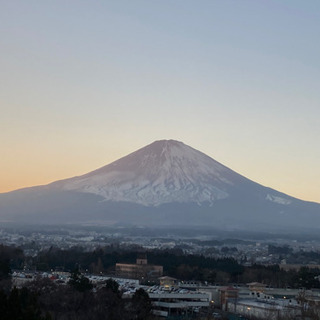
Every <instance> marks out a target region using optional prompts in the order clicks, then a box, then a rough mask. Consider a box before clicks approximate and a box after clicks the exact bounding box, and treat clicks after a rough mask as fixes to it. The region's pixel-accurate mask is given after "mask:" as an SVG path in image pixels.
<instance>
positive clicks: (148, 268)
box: [116, 254, 163, 280]
mask: <svg viewBox="0 0 320 320" xmlns="http://www.w3.org/2000/svg"><path fill="white" fill-rule="evenodd" d="M162 275H163V266H156V265H152V264H148V260H147V257H146V255H145V254H144V255H140V256H138V258H137V260H136V264H127V263H117V264H116V276H117V277H122V278H132V279H139V280H146V279H158V278H159V277H161V276H162Z"/></svg>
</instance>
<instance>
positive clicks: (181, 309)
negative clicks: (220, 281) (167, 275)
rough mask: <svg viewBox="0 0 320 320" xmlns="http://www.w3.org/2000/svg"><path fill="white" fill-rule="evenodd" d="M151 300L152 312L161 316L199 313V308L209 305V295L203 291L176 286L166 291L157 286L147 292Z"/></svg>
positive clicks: (205, 307)
mask: <svg viewBox="0 0 320 320" xmlns="http://www.w3.org/2000/svg"><path fill="white" fill-rule="evenodd" d="M148 294H149V297H150V299H151V301H152V306H153V308H152V309H153V313H154V314H155V315H158V316H162V317H169V316H182V315H183V316H188V315H192V314H196V313H199V312H200V310H201V308H203V309H205V310H207V308H208V307H209V306H210V295H209V294H208V293H205V292H197V291H189V290H186V289H180V288H176V289H174V290H173V291H170V292H168V291H167V290H166V289H165V288H163V287H158V288H157V289H154V290H152V291H149V292H148Z"/></svg>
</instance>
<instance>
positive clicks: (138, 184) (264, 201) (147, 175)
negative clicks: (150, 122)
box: [0, 140, 320, 229]
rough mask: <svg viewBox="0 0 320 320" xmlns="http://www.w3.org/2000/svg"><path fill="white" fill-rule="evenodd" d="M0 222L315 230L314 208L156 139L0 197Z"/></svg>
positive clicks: (318, 208) (319, 212) (318, 216)
mask: <svg viewBox="0 0 320 320" xmlns="http://www.w3.org/2000/svg"><path fill="white" fill-rule="evenodd" d="M0 219H2V220H10V221H28V222H46V223H58V222H59V223H61V222H63V221H66V222H71V223H73V222H78V223H79V222H84V223H93V224H96V223H108V224H110V223H122V224H123V223H125V224H139V225H141V224H142V225H173V224H174V225H181V226H183V225H189V226H195V225H197V226H212V227H216V228H236V229H237V228H238V229H246V228H252V227H255V228H261V229H268V228H269V229H272V228H282V229H286V228H300V227H305V228H314V227H316V228H317V224H315V223H318V222H319V225H320V205H319V204H315V203H309V202H304V201H301V200H298V199H295V198H293V197H290V196H288V195H285V194H283V193H280V192H278V191H276V190H273V189H270V188H266V187H263V186H261V185H259V184H257V183H254V182H253V181H251V180H249V179H247V178H245V177H243V176H241V175H239V174H237V173H236V172H234V171H232V170H230V169H228V168H227V167H225V166H223V165H222V164H220V163H218V162H216V161H215V160H213V159H212V158H210V157H208V156H207V155H205V154H203V153H201V152H200V151H197V150H195V149H193V148H191V147H189V146H186V145H185V144H183V143H182V142H178V141H174V140H161V141H156V142H154V143H152V144H150V145H148V146H146V147H144V148H142V149H139V150H138V151H136V152H133V153H131V154H129V155H128V156H126V157H123V158H121V159H119V160H117V161H115V162H113V163H111V164H109V165H107V166H104V167H102V168H100V169H98V170H95V171H92V172H90V173H88V174H85V175H83V176H79V177H74V178H70V179H66V180H61V181H57V182H54V183H51V184H49V185H47V186H40V187H34V188H28V189H22V190H18V191H15V192H11V193H8V194H2V195H0Z"/></svg>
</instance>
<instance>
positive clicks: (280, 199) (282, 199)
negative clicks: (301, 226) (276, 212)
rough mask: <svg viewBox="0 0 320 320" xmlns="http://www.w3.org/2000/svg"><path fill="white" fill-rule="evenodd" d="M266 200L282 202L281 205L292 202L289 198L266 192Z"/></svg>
mask: <svg viewBox="0 0 320 320" xmlns="http://www.w3.org/2000/svg"><path fill="white" fill-rule="evenodd" d="M266 200H269V201H272V202H275V203H278V204H282V205H289V204H291V203H292V201H291V200H289V199H285V198H282V197H278V196H274V195H271V194H267V196H266Z"/></svg>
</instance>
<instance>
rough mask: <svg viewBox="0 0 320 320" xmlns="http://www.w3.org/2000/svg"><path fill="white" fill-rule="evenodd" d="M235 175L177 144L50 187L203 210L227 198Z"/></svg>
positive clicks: (166, 143)
mask: <svg viewBox="0 0 320 320" xmlns="http://www.w3.org/2000/svg"><path fill="white" fill-rule="evenodd" d="M234 174H236V173H234V172H233V171H231V170H230V169H228V168H226V167H224V166H223V165H222V164H220V163H218V162H216V161H215V160H213V159H212V158H210V157H208V156H206V155H205V154H203V153H201V152H199V151H197V150H195V149H193V148H191V147H189V146H187V145H185V144H183V143H182V142H178V141H175V140H160V141H155V142H154V143H152V144H150V145H148V146H146V147H144V148H142V149H139V150H138V151H136V152H133V153H131V154H129V155H128V156H126V157H124V158H121V159H119V160H117V161H115V162H113V163H111V164H109V165H107V166H105V167H102V168H100V169H98V170H95V171H93V172H90V173H88V174H86V175H83V176H80V177H76V178H71V179H67V180H63V181H59V182H56V183H54V185H55V187H59V188H60V189H63V190H73V191H80V192H85V193H93V194H96V195H100V196H102V197H103V198H104V199H105V200H111V201H125V202H133V203H138V204H143V205H145V206H157V205H160V204H164V203H169V202H196V203H198V204H201V203H203V202H208V203H210V204H212V203H213V202H214V201H216V200H219V199H223V198H226V197H228V192H227V191H226V186H228V185H232V184H233V182H232V181H231V180H228V178H226V177H228V176H232V175H234Z"/></svg>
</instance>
